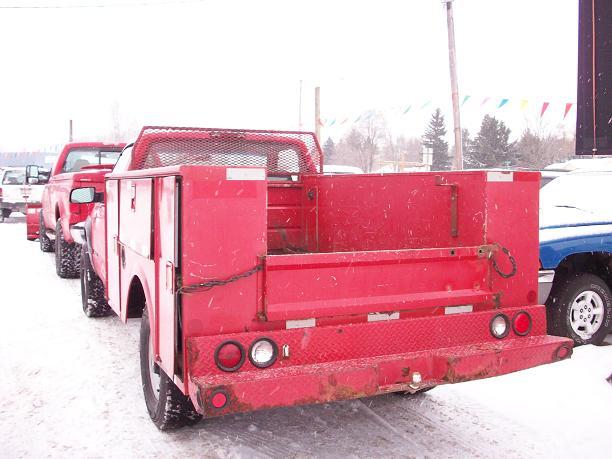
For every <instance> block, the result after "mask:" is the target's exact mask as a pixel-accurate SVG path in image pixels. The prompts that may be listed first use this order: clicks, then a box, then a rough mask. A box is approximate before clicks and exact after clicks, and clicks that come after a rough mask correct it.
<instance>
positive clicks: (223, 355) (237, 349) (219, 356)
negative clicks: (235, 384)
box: [215, 341, 245, 371]
mask: <svg viewBox="0 0 612 459" xmlns="http://www.w3.org/2000/svg"><path fill="white" fill-rule="evenodd" d="M244 359H245V353H244V348H243V347H242V344H240V343H239V342H238V341H225V342H224V343H221V345H220V346H219V347H218V348H217V350H216V351H215V363H216V364H217V366H218V367H219V368H220V369H221V370H223V371H236V370H237V369H238V368H240V367H241V366H242V364H243V363H244Z"/></svg>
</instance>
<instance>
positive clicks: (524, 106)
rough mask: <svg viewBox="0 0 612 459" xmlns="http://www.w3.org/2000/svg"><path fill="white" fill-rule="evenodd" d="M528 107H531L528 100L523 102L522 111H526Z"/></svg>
mask: <svg viewBox="0 0 612 459" xmlns="http://www.w3.org/2000/svg"><path fill="white" fill-rule="evenodd" d="M527 105H529V101H528V100H527V99H523V100H521V110H525V109H526V108H527Z"/></svg>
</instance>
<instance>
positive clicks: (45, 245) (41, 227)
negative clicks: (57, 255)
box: [38, 210, 55, 252]
mask: <svg viewBox="0 0 612 459" xmlns="http://www.w3.org/2000/svg"><path fill="white" fill-rule="evenodd" d="M38 232H39V234H38V241H39V242H40V250H42V251H43V252H53V251H54V250H55V245H54V244H53V241H52V240H51V239H49V237H48V236H47V229H46V228H45V223H44V221H43V214H42V210H41V211H40V219H39V224H38Z"/></svg>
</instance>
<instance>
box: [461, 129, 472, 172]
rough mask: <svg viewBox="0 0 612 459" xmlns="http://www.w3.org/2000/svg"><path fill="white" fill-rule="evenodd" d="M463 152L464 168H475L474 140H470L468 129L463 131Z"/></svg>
mask: <svg viewBox="0 0 612 459" xmlns="http://www.w3.org/2000/svg"><path fill="white" fill-rule="evenodd" d="M461 151H462V153H463V167H464V168H465V169H472V168H474V167H475V165H474V164H472V162H471V159H472V139H471V138H470V131H468V130H467V129H466V128H463V129H461Z"/></svg>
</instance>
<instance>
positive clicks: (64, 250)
mask: <svg viewBox="0 0 612 459" xmlns="http://www.w3.org/2000/svg"><path fill="white" fill-rule="evenodd" d="M80 264H81V247H80V245H79V244H75V243H74V242H73V243H72V244H69V243H67V242H66V240H65V239H64V232H63V231H62V225H61V223H60V221H59V220H58V221H57V223H56V224H55V272H56V273H57V275H58V276H59V277H61V278H63V279H76V278H77V277H79V266H80Z"/></svg>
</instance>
